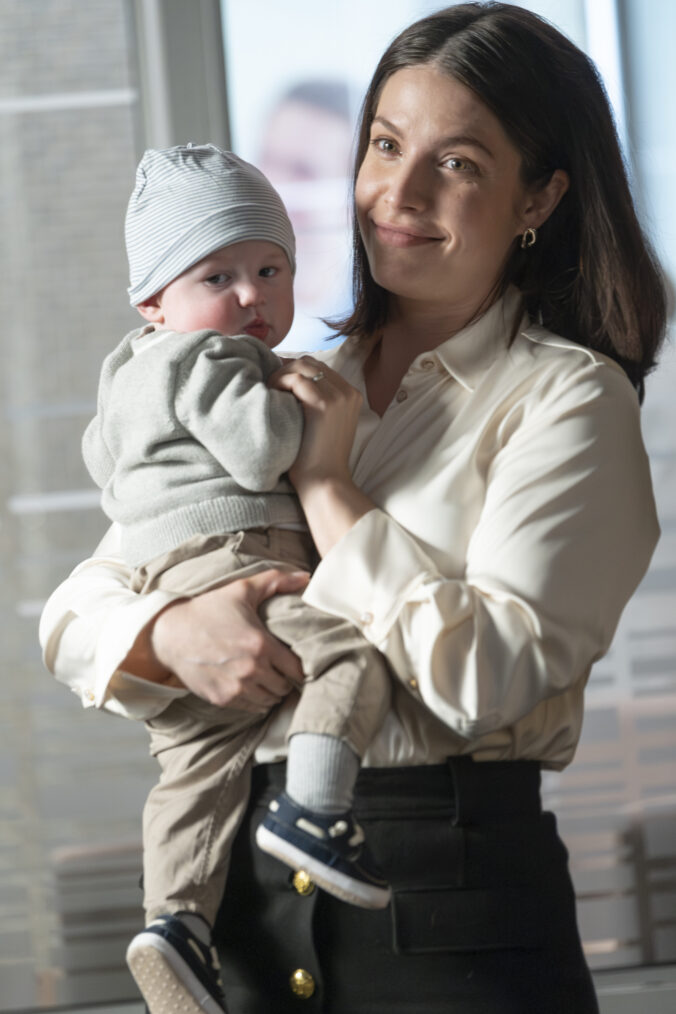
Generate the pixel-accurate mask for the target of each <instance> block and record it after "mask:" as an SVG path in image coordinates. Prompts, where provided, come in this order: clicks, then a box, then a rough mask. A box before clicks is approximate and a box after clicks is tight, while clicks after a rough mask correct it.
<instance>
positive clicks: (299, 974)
mask: <svg viewBox="0 0 676 1014" xmlns="http://www.w3.org/2000/svg"><path fill="white" fill-rule="evenodd" d="M289 985H290V986H291V992H292V993H293V994H294V996H297V997H298V998H299V999H300V1000H309V999H310V997H311V996H312V995H313V993H314V991H315V989H316V983H315V980H314V978H313V977H312V976H311V975H310V973H309V972H308V971H307V970H306V969H305V968H297V969H296V971H295V972H292V973H291V975H290V976H289Z"/></svg>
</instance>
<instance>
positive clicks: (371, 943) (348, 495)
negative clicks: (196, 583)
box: [42, 4, 665, 1014]
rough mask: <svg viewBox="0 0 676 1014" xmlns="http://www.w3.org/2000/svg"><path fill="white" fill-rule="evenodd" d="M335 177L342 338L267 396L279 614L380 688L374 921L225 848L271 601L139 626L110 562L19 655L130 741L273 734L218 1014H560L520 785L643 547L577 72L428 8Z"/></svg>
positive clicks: (267, 786)
mask: <svg viewBox="0 0 676 1014" xmlns="http://www.w3.org/2000/svg"><path fill="white" fill-rule="evenodd" d="M356 166H357V172H356V181H355V212H356V225H355V240H354V252H355V272H354V278H355V296H356V304H355V309H354V312H353V313H352V314H351V315H350V316H349V317H348V318H347V319H346V320H344V321H342V322H340V324H339V325H338V327H337V330H339V331H340V333H342V334H344V335H346V336H347V340H346V341H345V342H344V344H343V345H342V346H341V347H340V349H339V350H338V351H337V352H335V353H332V354H331V355H330V356H328V357H327V358H326V362H321V363H320V362H318V361H317V360H316V359H313V358H310V357H304V358H302V359H300V360H297V361H296V362H294V363H292V364H290V365H289V366H288V367H286V368H285V370H284V371H282V372H281V374H280V375H279V376H278V378H277V381H276V382H277V384H278V386H279V387H281V388H285V389H287V390H291V391H293V392H294V394H295V395H296V396H297V397H298V398H299V400H300V401H301V402H302V403H303V405H304V407H305V415H306V429H305V436H304V442H303V446H302V448H301V454H300V456H299V459H298V460H297V462H296V464H295V465H294V468H293V470H292V473H291V478H292V481H293V482H294V484H295V486H296V489H297V491H298V494H299V496H300V498H301V501H302V504H303V508H304V510H305V513H306V515H307V518H308V522H309V525H310V528H311V531H312V534H313V537H314V539H315V542H316V544H317V547H318V549H319V552H320V555H321V556H322V561H321V562H320V564H319V567H318V569H317V571H316V572H315V574H314V575H313V577H312V579H311V580H310V582H309V585H308V587H307V590H306V597H307V598H308V599H309V600H310V601H311V602H312V603H314V604H315V605H317V606H319V607H320V608H322V609H325V610H327V611H328V612H331V613H334V614H336V615H339V616H345V617H347V618H348V619H350V620H351V621H352V622H354V623H356V624H357V625H358V626H359V627H360V628H361V629H362V630H363V631H364V633H365V634H366V636H367V637H368V638H369V639H370V640H372V642H373V643H374V644H376V645H377V646H378V647H379V648H380V649H381V650H382V651H383V652H385V654H386V655H387V657H388V659H389V662H390V664H391V667H392V669H393V673H394V679H393V683H394V686H393V704H392V708H391V710H390V712H389V713H388V716H387V719H386V721H385V723H384V726H383V728H382V730H381V732H380V735H379V736H378V738H377V739H376V741H375V742H374V743H373V745H372V748H371V750H370V752H369V754H368V756H367V757H366V758H365V767H364V770H363V771H362V774H361V779H360V793H359V796H358V800H357V815H358V816H359V817H360V819H361V822H362V823H363V824H364V825H366V828H367V836H368V838H369V842H370V843H371V845H372V847H373V850H374V851H375V852H376V854H377V858H378V860H379V862H380V864H381V866H382V868H383V872H384V873H385V874H386V875H387V876H388V878H389V879H390V881H391V883H392V885H393V888H394V892H395V894H394V901H393V904H392V906H391V907H390V909H389V910H388V911H387V912H384V913H364V912H361V911H359V912H357V911H356V910H353V909H352V908H351V907H350V906H346V905H342V904H341V903H339V902H336V901H333V900H331V899H329V898H328V897H327V896H325V895H323V894H321V893H320V892H317V891H314V892H313V891H312V885H308V884H307V883H306V882H304V881H303V880H302V878H300V879H296V880H295V881H294V882H293V883H289V880H288V878H287V876H286V874H285V873H284V871H283V870H282V869H279V868H278V864H275V863H274V861H272V860H270V859H269V858H267V857H265V856H262V855H261V854H259V853H258V852H257V850H256V849H255V848H254V846H253V845H252V838H251V830H250V829H251V828H255V826H256V824H257V823H258V821H259V820H260V816H261V808H262V807H264V806H265V805H266V800H267V799H268V798H269V797H270V796H271V795H273V794H274V793H275V791H276V786H277V785H278V784H279V781H280V778H282V777H283V776H282V775H281V774H280V770H281V769H282V768H283V764H281V763H279V762H280V761H282V760H283V757H284V742H283V738H284V730H285V728H286V726H287V723H288V715H289V710H290V708H291V707H292V705H293V701H292V700H291V698H289V697H288V696H287V694H288V682H287V680H286V676H291V675H295V674H296V666H297V661H296V660H295V659H294V657H293V656H292V655H291V654H290V653H289V652H288V650H287V649H285V647H284V646H282V645H280V644H279V643H278V642H275V641H274V639H271V638H270V637H269V635H267V633H266V632H265V631H264V629H263V628H262V626H261V623H260V620H259V618H258V616H257V610H258V608H259V607H262V608H261V613H262V615H264V602H265V600H266V599H267V597H269V596H270V595H273V594H275V593H276V592H284V591H291V590H295V589H297V588H298V587H299V586H300V585H301V584H302V582H303V581H304V580H305V579H304V578H303V577H300V576H298V575H288V574H287V575H285V574H283V573H281V572H274V571H273V572H268V573H267V574H265V575H259V576H258V577H257V578H255V579H253V580H251V581H249V582H243V583H239V584H233V585H230V586H228V587H226V588H223V589H218V590H216V591H212V592H209V593H207V594H205V595H203V596H200V597H198V598H195V599H192V600H190V601H180V602H173V601H172V600H171V599H170V598H169V597H166V596H165V597H164V598H162V597H160V596H158V595H157V594H156V595H149V596H146V597H145V598H144V599H137V598H134V597H133V596H131V595H130V594H129V593H128V592H127V591H126V588H125V587H124V585H125V580H126V575H125V574H124V569H123V568H122V566H121V564H120V563H119V560H118V559H117V558H116V557H115V533H114V531H113V532H111V533H110V535H109V536H108V537H107V539H106V541H105V543H104V545H103V546H102V547H101V548H100V550H99V552H100V556H99V558H98V559H94V560H92V561H88V562H87V563H85V564H83V565H82V566H81V567H80V568H79V569H78V570H77V571H76V572H75V573H74V574H73V575H72V576H71V577H70V578H69V579H68V581H66V582H65V583H64V585H62V586H61V588H60V589H58V590H57V592H55V593H54V595H53V596H52V599H51V600H50V603H49V604H48V606H47V608H46V610H45V614H44V617H43V624H42V636H43V643H44V645H45V657H46V660H47V664H48V665H49V666H50V668H52V669H53V671H54V672H55V673H56V675H57V677H59V678H60V679H63V680H64V681H65V682H67V683H69V684H70V685H71V687H72V688H73V689H74V690H76V691H77V692H79V693H80V695H81V696H82V698H83V700H84V701H85V703H87V701H90V702H91V703H94V704H97V705H98V706H104V707H107V708H108V709H109V710H112V711H118V712H120V713H122V714H126V715H132V716H134V717H149V716H151V715H152V714H153V713H157V712H158V711H160V710H161V708H162V707H163V706H164V705H165V704H166V699H167V697H171V696H176V695H180V694H182V693H184V692H185V691H184V690H183V689H181V688H182V687H188V688H189V689H190V690H192V691H193V692H194V693H196V694H198V695H199V696H201V697H203V698H205V699H207V700H211V701H212V702H214V703H218V704H221V705H228V704H233V705H235V706H237V707H243V708H248V709H261V708H269V707H271V706H272V705H277V704H278V705H279V707H278V708H277V710H276V712H275V715H274V719H273V722H272V724H271V726H270V729H269V732H268V734H267V737H266V739H265V742H264V743H263V744H262V746H261V749H260V750H259V752H258V754H257V759H258V760H259V761H260V762H261V763H260V764H259V765H258V767H257V768H256V770H255V778H254V789H255V791H254V796H253V798H252V802H251V806H250V812H249V819H248V822H247V823H246V825H245V826H244V827H243V828H242V830H241V832H240V835H239V839H238V846H237V850H236V853H235V855H234V856H233V867H232V871H231V876H230V881H229V885H228V892H227V896H226V905H225V911H227V914H228V915H227V924H226V925H224V926H223V927H222V932H221V939H222V956H223V958H224V965H225V967H224V980H225V986H226V996H227V998H228V1004H229V1008H230V1011H231V1014H243V1012H247V1014H249V1012H256V1014H258V1012H268V1011H270V1010H275V1011H279V1012H284V1011H287V1010H288V1011H291V1010H296V1009H297V1008H298V1005H299V998H301V999H303V1003H302V1004H301V1005H300V1009H307V1010H316V1011H327V1012H329V1011H330V1012H341V1014H346V1012H350V1014H362V1012H373V1014H375V1012H378V1014H380V1012H382V1011H383V1010H386V1009H387V1010H392V1011H402V1012H403V1011H414V1010H415V1011H426V1012H432V1014H441V1012H450V1011H454V1012H456V1011H458V1012H477V1014H478V1012H481V1014H507V1012H514V1014H517V1012H518V1014H523V1012H525V1011H538V1012H539V1011H547V1012H548V1014H551V1012H558V1011H560V1012H565V1014H569V1012H570V1011H575V1012H577V1014H586V1012H592V1011H595V1010H597V1006H596V1001H595V999H594V993H593V988H592V985H591V980H590V977H589V974H588V971H587V969H586V967H585V964H584V959H583V956H582V951H581V947H580V941H579V936H578V932H577V927H576V923H575V912H574V899H573V893H572V888H571V884H570V879H569V876H568V872H567V866H566V853H565V849H564V848H563V845H562V844H561V842H560V840H559V839H558V837H557V834H556V828H555V822H554V818H553V817H552V815H551V814H543V813H542V812H541V808H540V801H539V777H540V768H541V767H547V768H553V769H561V768H562V767H564V766H565V765H566V764H568V763H569V762H570V760H571V759H572V757H573V754H574V751H575V747H576V744H577V741H578V738H579V732H580V726H581V721H582V704H583V691H584V686H585V683H586V680H587V677H588V674H589V670H590V667H591V665H592V663H593V662H594V661H595V660H596V659H598V658H599V657H600V656H601V655H602V654H603V653H604V652H605V651H606V650H607V648H608V646H609V644H610V642H611V639H612V636H613V632H614V630H615V627H616V624H617V621H618V618H619V615H620V613H621V611H622V608H623V607H624V605H625V603H626V601H627V600H628V598H629V597H630V595H631V594H632V592H633V590H634V589H635V587H636V585H637V583H638V582H639V580H640V579H641V577H642V575H643V573H644V572H645V570H646V568H647V565H648V562H649V559H650V556H651V553H652V551H653V548H654V545H655V543H656V540H657V536H658V528H657V522H656V518H655V510H654V503H653V499H652V493H651V488H650V476H649V470H648V464H647V460H646V455H645V451H644V449H643V445H642V442H641V437H640V427H639V417H638V405H639V398H640V397H641V396H642V392H643V378H644V376H645V373H646V371H647V370H648V369H649V368H650V367H651V366H652V365H653V362H654V356H655V353H656V350H657V348H658V346H659V343H660V341H661V338H662V335H663V330H664V317H665V310H664V296H663V290H662V285H661V281H660V277H659V274H658V271H657V269H656V267H655V265H654V262H653V260H652V257H651V254H650V252H649V250H648V248H647V246H646V243H645V241H644V239H643V237H642V235H641V231H640V229H639V226H638V224H637V222H636V216H635V213H634V209H633V206H632V202H631V197H630V195H629V190H628V187H627V183H626V178H625V174H624V169H623V165H622V159H621V156H620V153H619V149H618V145H617V140H616V136H615V132H614V129H613V124H612V118H611V115H610V113H609V110H608V105H607V101H606V98H605V95H604V93H603V90H602V88H601V86H600V84H599V82H598V79H597V76H596V73H595V71H594V69H593V67H592V65H591V64H590V63H589V61H588V60H587V59H586V57H585V56H584V55H583V54H582V53H581V52H580V51H579V50H578V49H577V48H576V47H574V46H573V45H572V44H571V43H570V42H569V41H568V40H566V39H565V38H564V37H563V36H561V35H560V34H559V33H558V32H556V31H555V30H554V29H553V28H551V26H549V25H548V24H547V23H545V22H543V21H542V20H540V19H539V18H537V17H536V16H534V15H532V14H530V13H528V12H526V11H524V10H521V9H519V8H516V7H512V6H511V5H503V4H460V5H458V6H456V7H453V8H450V9H448V10H445V11H440V12H439V13H437V14H433V15H431V16H430V17H428V18H425V19H423V20H422V21H420V22H417V23H416V24H414V25H412V26H411V27H410V28H408V29H407V30H406V31H404V32H403V33H402V34H401V35H400V36H399V37H398V38H397V39H395V40H394V42H393V43H392V44H391V46H390V47H389V48H388V50H387V52H386V53H385V55H384V56H383V58H382V60H381V62H380V64H379V66H378V68H377V69H376V73H375V76H374V78H373V81H372V83H371V86H370V88H369V90H368V92H367V95H366V99H365V103H364V110H363V119H362V125H361V130H360V139H359V147H358V152H357V159H356ZM107 553H108V554H110V556H108V557H106V556H105V554H107ZM153 684H154V685H153Z"/></svg>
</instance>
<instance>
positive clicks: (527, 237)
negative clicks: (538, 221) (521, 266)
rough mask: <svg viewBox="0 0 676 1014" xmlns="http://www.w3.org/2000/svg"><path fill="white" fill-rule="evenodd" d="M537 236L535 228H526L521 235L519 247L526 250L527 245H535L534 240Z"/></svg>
mask: <svg viewBox="0 0 676 1014" xmlns="http://www.w3.org/2000/svg"><path fill="white" fill-rule="evenodd" d="M537 238H538V231H537V229H530V228H529V229H526V231H525V232H524V234H523V236H522V237H521V249H522V250H527V249H528V247H531V246H535V242H536V240H537Z"/></svg>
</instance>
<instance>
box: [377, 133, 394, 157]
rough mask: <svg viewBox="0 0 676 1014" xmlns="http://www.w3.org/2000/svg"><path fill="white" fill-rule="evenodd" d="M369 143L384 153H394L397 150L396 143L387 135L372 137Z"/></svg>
mask: <svg viewBox="0 0 676 1014" xmlns="http://www.w3.org/2000/svg"><path fill="white" fill-rule="evenodd" d="M371 144H372V145H373V147H374V148H376V149H377V150H378V151H382V153H383V154H384V155H394V154H395V152H396V151H397V146H396V144H395V143H394V141H391V140H390V139H389V137H374V138H373V140H372V141H371Z"/></svg>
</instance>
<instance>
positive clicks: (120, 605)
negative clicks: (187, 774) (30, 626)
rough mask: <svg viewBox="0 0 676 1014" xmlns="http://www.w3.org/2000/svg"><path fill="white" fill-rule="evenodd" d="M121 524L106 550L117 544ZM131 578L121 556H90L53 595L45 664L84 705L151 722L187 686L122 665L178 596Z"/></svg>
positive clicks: (46, 621)
mask: <svg viewBox="0 0 676 1014" xmlns="http://www.w3.org/2000/svg"><path fill="white" fill-rule="evenodd" d="M115 527H116V526H113V529H111V534H110V535H109V536H108V538H107V541H106V542H105V543H104V544H102V546H101V547H99V551H103V550H104V549H105V548H106V547H114V544H115ZM128 582H129V570H128V568H127V567H126V566H125V564H124V563H123V562H122V561H121V560H120V559H119V558H116V557H115V556H103V555H102V556H98V557H93V558H92V559H89V560H86V561H85V562H84V563H82V564H80V565H79V566H78V567H76V569H75V570H74V571H73V573H72V574H71V575H70V576H69V577H68V578H66V580H65V581H64V582H62V584H61V585H59V587H58V588H57V589H56V590H55V591H54V592H53V593H52V595H51V596H50V598H49V599H48V601H47V604H46V605H45V608H44V610H43V613H42V616H41V619H40V631H39V636H40V643H41V645H42V649H43V659H44V662H45V665H46V666H47V668H48V669H49V671H50V672H52V673H53V674H54V676H56V678H57V679H58V680H59V681H60V682H62V683H65V684H66V685H67V686H69V687H70V689H71V690H72V691H73V692H74V693H75V694H76V695H77V696H78V697H79V699H80V701H81V702H82V704H83V706H84V707H85V708H88V707H96V708H103V709H105V710H107V711H110V712H111V713H113V714H118V715H121V716H123V717H126V718H134V719H143V720H145V719H148V718H153V717H154V716H155V715H158V714H160V712H162V711H163V710H164V709H165V708H166V707H167V705H168V704H170V703H171V701H172V700H174V699H175V698H176V697H183V696H185V695H186V693H187V691H186V690H183V689H180V688H178V687H171V686H164V685H162V684H159V683H151V682H149V681H148V680H143V679H140V678H139V677H137V676H133V675H132V674H130V673H126V672H124V671H123V670H122V669H121V668H120V667H121V665H122V662H123V660H124V658H125V657H126V655H127V653H128V652H129V650H130V649H131V647H132V645H133V644H134V642H135V640H136V638H137V637H138V635H139V634H140V632H141V631H142V630H143V628H144V627H145V626H146V624H148V623H149V622H150V621H151V620H152V619H153V618H154V617H155V616H156V615H157V614H158V613H159V612H160V611H161V610H162V609H164V607H165V606H167V605H169V604H170V603H171V602H172V601H175V599H176V598H178V596H175V595H172V594H169V593H167V592H162V591H154V592H151V593H150V594H148V595H137V594H136V593H135V592H133V591H131V590H130V588H129V584H128Z"/></svg>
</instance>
